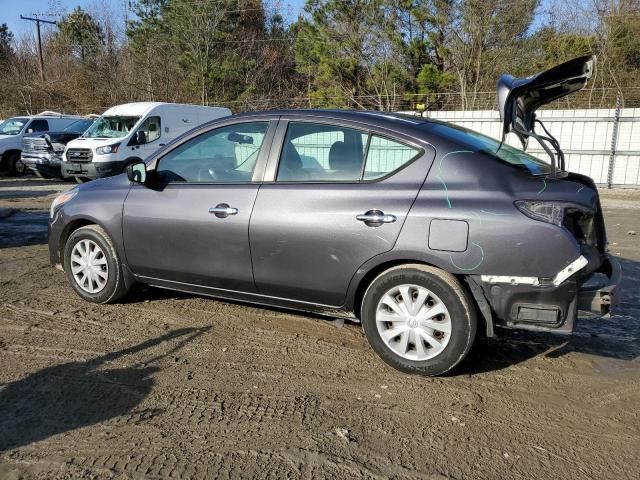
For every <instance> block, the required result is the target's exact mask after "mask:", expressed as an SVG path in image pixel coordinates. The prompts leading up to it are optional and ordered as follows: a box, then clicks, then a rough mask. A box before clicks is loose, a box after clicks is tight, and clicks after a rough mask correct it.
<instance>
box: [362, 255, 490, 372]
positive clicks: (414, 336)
mask: <svg viewBox="0 0 640 480" xmlns="http://www.w3.org/2000/svg"><path fill="white" fill-rule="evenodd" d="M396 295H397V296H396ZM407 295H409V296H407ZM407 299H409V300H407ZM421 302H424V304H423V305H422V307H420V305H421ZM427 304H428V305H427ZM360 305H361V308H362V310H361V312H360V319H361V321H362V326H363V328H364V332H365V336H366V337H367V340H368V342H369V344H370V345H371V347H372V348H373V349H374V350H375V351H376V353H378V355H379V356H380V357H381V358H382V359H383V360H384V361H385V362H386V363H388V364H389V365H391V366H393V367H394V368H397V369H399V370H401V371H404V372H407V373H419V374H422V375H441V374H443V373H445V372H447V371H449V370H450V369H451V368H453V367H455V366H456V365H458V364H459V363H460V361H462V359H463V358H464V357H465V356H466V355H467V353H468V352H469V350H470V348H471V346H472V345H473V343H474V340H475V338H476V332H477V326H478V318H477V317H478V315H477V306H476V305H475V301H474V299H473V297H472V295H471V294H470V293H469V289H468V287H467V285H466V282H465V281H464V279H461V278H459V277H458V276H455V275H453V274H451V273H450V272H447V271H446V270H444V269H442V268H439V267H438V266H434V265H430V264H427V263H424V262H416V261H414V260H410V261H404V262H399V263H397V264H396V265H394V266H391V267H388V268H386V269H383V270H382V271H381V272H379V273H378V275H376V276H375V277H374V278H373V280H372V281H370V282H369V283H368V285H367V286H366V288H364V294H363V296H362V300H361V302H360ZM393 305H396V306H395V307H393ZM382 307H387V309H388V311H382V310H381V308H382ZM425 307H426V310H425ZM432 308H433V309H435V310H433V313H432V314H431V317H429V312H430V311H432V310H431V309H432ZM425 315H426V316H425ZM425 333H426V337H425ZM388 334H390V335H388ZM403 340H404V341H403ZM425 340H426V343H425ZM434 341H435V343H434ZM425 345H426V346H425ZM431 348H434V349H435V350H433V351H431V352H430V349H431Z"/></svg>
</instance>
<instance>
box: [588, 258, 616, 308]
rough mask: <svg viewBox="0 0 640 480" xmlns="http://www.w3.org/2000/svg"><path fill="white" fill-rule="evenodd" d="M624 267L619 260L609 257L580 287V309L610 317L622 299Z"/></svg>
mask: <svg viewBox="0 0 640 480" xmlns="http://www.w3.org/2000/svg"><path fill="white" fill-rule="evenodd" d="M621 283H622V267H621V266H620V262H619V261H618V259H617V258H615V257H612V256H611V255H607V256H606V257H605V258H604V260H603V262H602V265H601V266H600V268H599V269H598V270H597V271H596V272H594V274H593V275H592V276H591V277H590V278H589V279H587V280H586V281H585V282H584V283H582V284H581V285H580V288H579V290H578V309H580V310H585V311H588V312H593V313H597V314H598V315H603V316H605V315H609V314H610V313H612V312H613V311H614V310H615V307H616V304H617V303H618V300H619V299H620V284H621Z"/></svg>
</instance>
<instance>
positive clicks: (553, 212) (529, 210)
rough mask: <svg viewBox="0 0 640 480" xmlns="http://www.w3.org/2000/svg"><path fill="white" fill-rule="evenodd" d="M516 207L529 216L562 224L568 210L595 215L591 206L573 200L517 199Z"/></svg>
mask: <svg viewBox="0 0 640 480" xmlns="http://www.w3.org/2000/svg"><path fill="white" fill-rule="evenodd" d="M515 205H516V207H517V208H518V210H520V211H521V212H522V213H524V214H525V215H526V216H527V217H530V218H533V219H534V220H539V221H541V222H547V223H552V224H554V225H557V226H559V227H561V226H562V222H563V221H564V217H565V215H566V213H567V212H575V211H578V212H581V213H583V214H586V215H593V213H594V211H593V210H592V209H590V208H589V207H586V206H584V205H580V204H577V203H571V202H555V201H536V200H517V201H516V202H515Z"/></svg>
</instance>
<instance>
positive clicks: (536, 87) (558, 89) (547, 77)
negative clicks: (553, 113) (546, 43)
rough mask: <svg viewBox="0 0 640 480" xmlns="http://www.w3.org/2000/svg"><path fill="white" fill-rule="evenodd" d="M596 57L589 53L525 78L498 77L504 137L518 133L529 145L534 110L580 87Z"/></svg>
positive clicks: (524, 143) (587, 78)
mask: <svg viewBox="0 0 640 480" xmlns="http://www.w3.org/2000/svg"><path fill="white" fill-rule="evenodd" d="M594 65H595V57H594V56H591V55H587V56H584V57H578V58H574V59H573V60H569V61H568V62H565V63H562V64H560V65H556V66H555V67H553V68H551V69H549V70H547V71H545V72H541V73H538V74H535V75H531V76H530V77H526V78H514V77H513V76H511V75H506V74H505V75H501V76H500V78H499V79H498V108H499V110H500V118H501V120H502V137H503V139H504V137H505V136H506V135H507V134H508V133H509V132H513V133H515V134H516V135H517V136H518V138H519V139H520V141H521V142H522V146H523V148H526V146H527V142H528V139H529V137H530V136H533V137H534V138H536V133H535V132H534V124H535V111H536V110H537V109H538V108H540V106H542V105H545V104H547V103H549V102H552V101H553V100H557V99H558V98H561V97H564V96H565V95H569V94H570V93H573V92H577V91H578V90H581V89H582V88H583V87H584V86H585V85H586V83H587V80H589V78H590V77H591V74H592V73H593V68H594Z"/></svg>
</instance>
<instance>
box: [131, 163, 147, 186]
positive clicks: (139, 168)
mask: <svg viewBox="0 0 640 480" xmlns="http://www.w3.org/2000/svg"><path fill="white" fill-rule="evenodd" d="M127 177H128V178H129V181H130V182H135V183H142V184H144V183H145V182H146V181H147V164H146V163H144V162H136V163H132V164H131V165H129V166H128V167H127Z"/></svg>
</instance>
